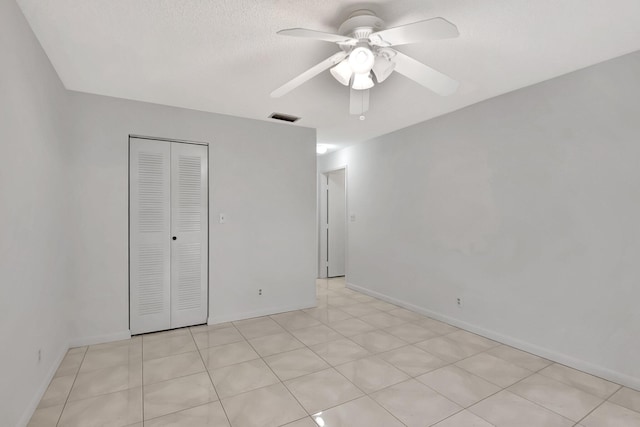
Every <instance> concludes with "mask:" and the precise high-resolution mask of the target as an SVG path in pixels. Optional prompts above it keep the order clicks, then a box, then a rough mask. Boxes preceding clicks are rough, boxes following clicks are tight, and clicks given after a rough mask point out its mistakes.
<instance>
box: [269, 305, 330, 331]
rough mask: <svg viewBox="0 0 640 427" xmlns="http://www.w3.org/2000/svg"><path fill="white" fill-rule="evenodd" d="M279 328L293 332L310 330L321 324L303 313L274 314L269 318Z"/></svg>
mask: <svg viewBox="0 0 640 427" xmlns="http://www.w3.org/2000/svg"><path fill="white" fill-rule="evenodd" d="M270 317H271V318H272V319H273V320H275V321H276V322H277V323H278V324H279V325H280V326H282V327H283V328H285V329H286V330H288V331H295V330H297V329H302V328H310V327H312V326H317V325H320V324H321V322H320V321H319V320H318V319H315V318H314V317H312V316H309V315H308V314H307V313H305V312H304V311H301V310H299V311H290V312H288V313H281V314H275V315H273V316H270Z"/></svg>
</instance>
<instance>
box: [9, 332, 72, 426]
mask: <svg viewBox="0 0 640 427" xmlns="http://www.w3.org/2000/svg"><path fill="white" fill-rule="evenodd" d="M67 350H69V346H68V345H64V346H62V350H61V351H60V354H58V357H56V359H55V361H54V363H53V364H52V365H51V368H50V369H49V372H48V373H47V376H46V377H45V379H44V381H42V383H41V384H40V387H38V390H37V391H36V393H35V395H34V396H33V399H31V402H29V406H27V409H25V411H24V413H23V414H22V417H20V420H19V421H18V427H26V425H27V424H29V420H31V417H32V416H33V413H34V412H35V411H36V409H38V405H39V404H40V400H41V399H42V396H44V393H45V392H46V391H47V387H49V384H50V383H51V380H53V376H54V375H55V374H56V371H57V370H58V367H59V366H60V364H61V363H62V359H64V356H65V355H66V354H67Z"/></svg>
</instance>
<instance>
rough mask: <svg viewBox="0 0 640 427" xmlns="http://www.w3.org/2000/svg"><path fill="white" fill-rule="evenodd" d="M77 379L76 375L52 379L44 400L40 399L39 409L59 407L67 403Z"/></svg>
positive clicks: (43, 397)
mask: <svg viewBox="0 0 640 427" xmlns="http://www.w3.org/2000/svg"><path fill="white" fill-rule="evenodd" d="M75 379H76V376H75V375H67V376H64V377H57V378H54V379H52V380H51V382H50V383H49V387H47V391H45V392H44V395H43V396H42V399H40V404H39V405H38V408H47V407H49V406H57V405H60V404H63V403H65V402H66V401H67V397H68V396H69V392H70V391H71V386H73V382H74V381H75Z"/></svg>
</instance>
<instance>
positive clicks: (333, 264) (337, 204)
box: [327, 169, 347, 277]
mask: <svg viewBox="0 0 640 427" xmlns="http://www.w3.org/2000/svg"><path fill="white" fill-rule="evenodd" d="M328 188H329V191H328V194H327V205H328V209H327V217H328V221H327V224H328V227H329V230H328V233H327V235H328V242H327V247H328V263H329V266H328V272H327V276H328V277H338V276H344V272H345V249H346V248H345V242H346V239H345V234H346V218H347V216H346V215H347V211H346V197H345V195H346V193H345V173H344V169H340V170H338V171H335V172H331V173H329V174H328Z"/></svg>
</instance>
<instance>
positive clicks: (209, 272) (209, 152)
mask: <svg viewBox="0 0 640 427" xmlns="http://www.w3.org/2000/svg"><path fill="white" fill-rule="evenodd" d="M131 138H134V139H147V140H151V141H161V142H177V143H179V144H193V145H204V146H206V147H207V295H206V299H207V320H206V324H208V323H209V318H210V317H211V312H210V311H209V309H210V304H209V296H210V295H211V282H210V281H209V279H210V277H211V261H210V259H211V242H210V236H211V209H210V207H211V150H210V149H209V147H210V145H211V143H210V142H206V141H190V140H186V139H175V138H162V137H157V136H146V135H136V134H132V133H131V134H129V136H128V137H127V307H128V310H127V312H128V328H129V334H131Z"/></svg>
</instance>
